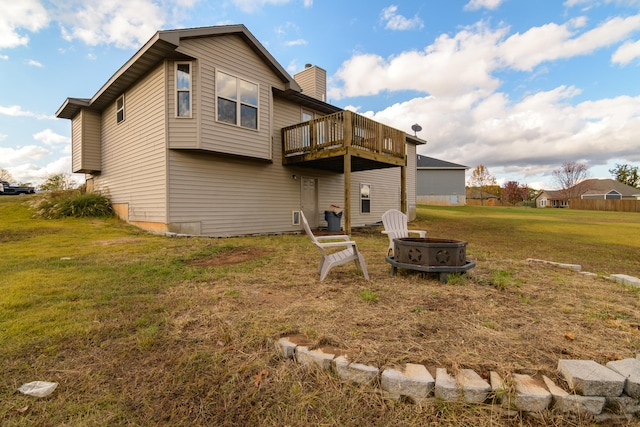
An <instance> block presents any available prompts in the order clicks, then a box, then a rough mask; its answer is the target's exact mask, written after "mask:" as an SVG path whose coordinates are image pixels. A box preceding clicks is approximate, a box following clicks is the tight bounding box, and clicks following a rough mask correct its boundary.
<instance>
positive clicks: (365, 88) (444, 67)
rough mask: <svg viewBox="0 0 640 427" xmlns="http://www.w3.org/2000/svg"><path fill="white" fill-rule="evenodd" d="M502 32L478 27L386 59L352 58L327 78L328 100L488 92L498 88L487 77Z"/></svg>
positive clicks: (494, 82) (493, 67)
mask: <svg viewBox="0 0 640 427" xmlns="http://www.w3.org/2000/svg"><path fill="white" fill-rule="evenodd" d="M506 32H507V29H506V28H499V29H496V30H493V31H492V30H490V29H489V28H488V27H487V26H486V25H484V24H482V23H480V24H478V25H476V26H475V27H471V28H467V29H464V30H462V31H460V32H459V33H458V34H456V35H455V36H454V37H450V36H448V35H442V36H440V37H438V39H436V40H435V42H434V43H433V44H432V45H430V46H427V47H426V48H425V49H424V50H422V51H407V52H402V53H400V54H398V55H396V56H393V57H392V58H390V59H389V60H386V59H384V58H382V57H381V56H379V55H374V54H358V55H354V56H353V57H352V58H351V59H349V60H347V61H345V62H344V63H343V64H342V66H341V67H340V69H339V70H338V71H337V72H336V74H335V75H334V76H332V78H331V79H330V83H331V84H332V87H330V89H329V91H328V94H329V98H331V99H341V98H344V97H352V96H362V95H375V94H378V93H380V92H383V91H386V90H388V91H399V90H416V91H419V92H424V93H429V94H432V95H437V96H453V95H461V96H462V95H465V94H468V93H470V92H475V91H480V92H483V93H484V92H492V91H493V90H495V89H496V88H497V87H498V86H499V81H498V80H497V79H496V78H494V77H493V76H492V75H491V72H492V71H494V70H495V69H496V68H497V67H498V66H499V65H500V64H499V63H498V62H497V59H496V58H497V57H496V51H497V48H496V45H497V44H498V43H499V42H500V40H501V39H503V37H504V35H505V34H506ZM452 76H455V78H452ZM340 83H342V85H341V86H340V85H339V84H340Z"/></svg>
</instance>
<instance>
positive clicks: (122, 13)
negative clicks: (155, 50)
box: [59, 0, 167, 48]
mask: <svg viewBox="0 0 640 427" xmlns="http://www.w3.org/2000/svg"><path fill="white" fill-rule="evenodd" d="M59 12H60V17H59V20H60V22H61V30H62V36H63V38H64V39H65V40H68V41H72V40H76V39H77V40H80V41H82V42H83V43H85V44H87V45H90V46H96V45H99V44H114V45H115V46H117V47H119V48H137V47H140V46H141V45H142V44H143V43H145V42H146V41H147V40H148V39H149V38H150V37H151V36H152V35H153V34H154V33H155V32H156V31H157V30H159V29H160V28H162V26H163V25H164V23H165V22H166V18H167V17H166V13H165V12H164V9H163V8H162V7H160V6H159V5H158V4H156V3H154V2H153V1H151V0H112V1H104V2H84V1H82V2H79V1H72V2H70V3H68V4H65V6H64V8H63V9H61V10H60V11H59Z"/></svg>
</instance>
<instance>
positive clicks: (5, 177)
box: [0, 168, 13, 183]
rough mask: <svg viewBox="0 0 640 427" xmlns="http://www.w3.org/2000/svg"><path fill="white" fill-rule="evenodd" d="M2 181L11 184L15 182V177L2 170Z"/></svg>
mask: <svg viewBox="0 0 640 427" xmlns="http://www.w3.org/2000/svg"><path fill="white" fill-rule="evenodd" d="M0 180H2V181H7V182H9V183H11V182H13V176H12V175H11V172H9V171H8V170H6V169H3V168H0Z"/></svg>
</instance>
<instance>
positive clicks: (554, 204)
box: [536, 190, 569, 208]
mask: <svg viewBox="0 0 640 427" xmlns="http://www.w3.org/2000/svg"><path fill="white" fill-rule="evenodd" d="M536 207H537V208H566V207H569V201H568V200H567V198H566V197H565V196H564V193H563V192H562V191H560V190H542V191H540V193H538V195H537V196H536Z"/></svg>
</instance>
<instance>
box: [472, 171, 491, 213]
mask: <svg viewBox="0 0 640 427" xmlns="http://www.w3.org/2000/svg"><path fill="white" fill-rule="evenodd" d="M469 185H470V186H472V187H477V188H478V189H479V190H480V204H481V205H484V194H485V193H486V192H487V190H488V189H489V187H492V186H495V185H496V179H495V178H494V177H493V176H492V175H491V173H490V172H489V169H488V168H487V167H485V165H482V164H480V165H478V166H476V168H475V169H474V170H473V172H472V173H471V178H469Z"/></svg>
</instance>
